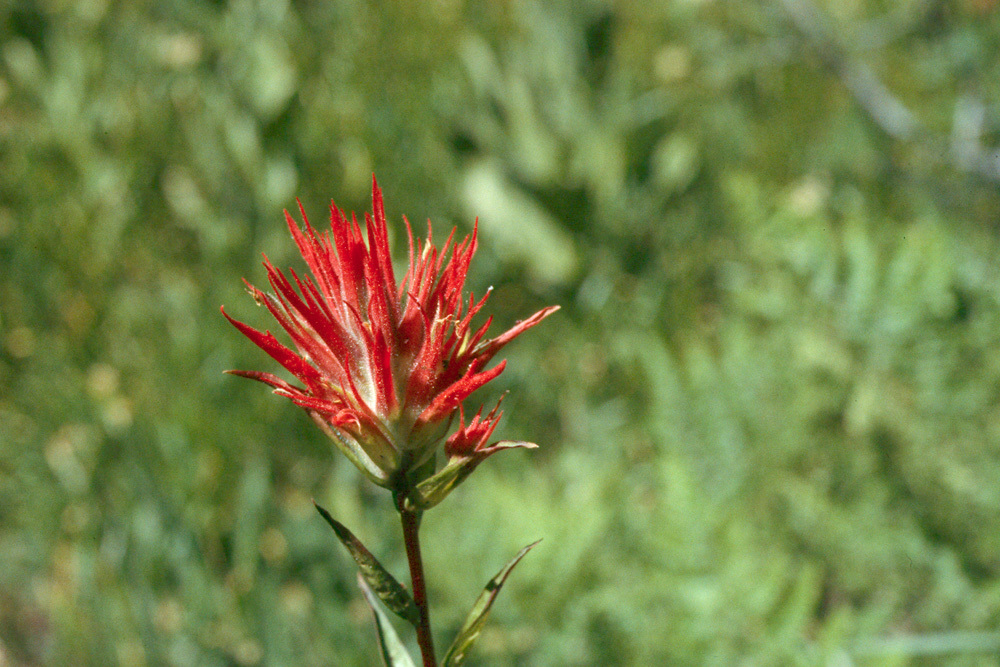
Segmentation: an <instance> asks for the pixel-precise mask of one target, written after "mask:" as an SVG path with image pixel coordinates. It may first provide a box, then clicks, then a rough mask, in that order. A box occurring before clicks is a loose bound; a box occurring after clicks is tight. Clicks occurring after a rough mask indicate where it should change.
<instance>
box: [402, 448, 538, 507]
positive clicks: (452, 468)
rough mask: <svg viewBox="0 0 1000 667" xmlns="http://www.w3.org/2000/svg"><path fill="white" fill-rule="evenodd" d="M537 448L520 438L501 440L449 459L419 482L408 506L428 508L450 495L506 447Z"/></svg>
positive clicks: (408, 501)
mask: <svg viewBox="0 0 1000 667" xmlns="http://www.w3.org/2000/svg"><path fill="white" fill-rule="evenodd" d="M519 447H523V448H525V449H535V448H537V447H538V445H536V444H535V443H533V442H522V441H519V440H501V441H500V442H495V443H493V444H492V445H490V446H489V447H487V448H486V449H484V450H481V451H478V452H476V453H475V454H474V455H472V456H463V457H456V458H453V459H451V460H450V461H448V464H447V465H445V467H443V468H441V470H439V471H437V472H436V473H435V474H434V475H432V476H431V477H428V478H427V479H425V480H424V481H422V482H420V483H419V484H417V487H416V489H415V490H414V492H412V493H411V494H410V495H409V496H408V497H407V499H406V503H407V506H408V507H411V508H413V509H418V510H428V509H430V508H432V507H434V506H435V505H437V504H438V503H440V502H441V501H442V500H444V499H445V498H447V497H448V494H449V493H451V492H452V491H454V490H455V488H456V487H457V486H458V485H459V484H461V483H462V482H464V481H465V479H466V478H467V477H468V476H469V475H471V474H472V471H473V470H475V469H476V467H477V466H479V464H480V463H482V462H483V461H485V460H486V458H487V457H489V456H491V455H493V454H495V453H496V452H499V451H502V450H504V449H516V448H519Z"/></svg>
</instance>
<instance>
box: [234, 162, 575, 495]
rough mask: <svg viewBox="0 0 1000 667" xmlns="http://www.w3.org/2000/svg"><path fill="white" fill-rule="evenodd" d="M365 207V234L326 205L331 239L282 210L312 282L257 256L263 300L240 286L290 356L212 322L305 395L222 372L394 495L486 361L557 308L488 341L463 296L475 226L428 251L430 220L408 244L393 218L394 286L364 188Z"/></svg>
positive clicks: (497, 369)
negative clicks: (270, 391)
mask: <svg viewBox="0 0 1000 667" xmlns="http://www.w3.org/2000/svg"><path fill="white" fill-rule="evenodd" d="M372 205H373V213H372V215H370V216H369V215H367V214H366V215H365V223H366V225H365V226H366V234H362V231H361V228H360V226H359V225H358V222H357V219H356V218H355V217H354V216H352V218H351V219H350V220H348V219H347V218H346V217H345V216H344V214H343V213H342V212H341V211H340V210H339V209H338V208H337V207H336V206H334V205H331V207H330V211H331V218H330V224H331V230H330V232H324V233H322V234H320V233H317V232H316V230H314V229H313V227H312V226H311V225H310V224H309V221H308V220H306V215H305V211H304V210H302V206H301V204H300V205H299V210H300V211H301V212H302V217H303V220H304V222H305V226H306V227H305V230H301V229H300V228H299V226H298V224H297V223H296V222H295V221H294V220H293V219H292V217H291V216H290V215H289V214H288V212H287V211H286V212H285V218H286V220H287V222H288V228H289V230H290V231H291V233H292V237H293V238H294V239H295V243H296V244H297V245H298V247H299V251H300V252H301V253H302V257H303V259H305V261H306V264H307V265H308V267H309V271H310V273H311V275H309V276H305V277H300V276H299V275H298V274H296V273H295V271H293V270H289V274H290V276H291V279H289V277H288V276H286V275H285V274H284V273H283V272H281V271H280V270H278V269H276V268H274V266H273V265H272V264H271V263H270V261H268V260H267V258H266V257H265V258H264V266H265V267H266V268H267V275H268V281H269V282H270V284H271V287H272V289H273V290H274V293H273V294H268V293H265V292H262V291H261V290H259V289H257V288H256V287H254V286H252V285H250V284H249V283H247V286H248V287H249V290H250V293H251V294H252V295H253V297H254V299H255V300H256V301H257V302H258V303H259V304H263V305H264V306H266V307H267V309H268V310H269V311H271V314H272V315H274V317H275V319H277V320H278V323H279V324H281V326H282V328H284V330H285V331H286V332H287V333H288V336H289V337H290V338H291V340H292V343H293V345H294V349H292V348H289V347H286V346H285V345H283V344H282V343H280V342H279V341H278V340H277V339H276V338H275V337H274V336H273V335H272V334H271V333H270V332H269V331H268V332H263V333H262V332H260V331H258V330H256V329H254V328H252V327H250V326H248V325H246V324H243V323H242V322H238V321H236V320H234V319H233V318H231V317H229V315H227V314H226V313H225V310H223V315H225V316H226V318H227V319H228V320H229V321H230V322H232V323H233V325H234V326H235V327H236V328H237V329H239V330H240V331H241V332H242V333H243V334H244V335H245V336H247V338H249V339H250V340H252V341H253V342H254V343H256V344H257V345H258V346H259V347H260V348H261V349H263V350H264V351H265V352H267V353H268V354H270V355H271V356H272V357H273V358H274V359H275V360H276V361H277V362H278V363H280V364H281V365H282V366H284V367H285V368H286V369H287V370H288V371H289V372H290V373H292V375H294V376H295V377H296V378H298V380H299V381H300V382H301V383H302V385H304V386H301V387H299V386H295V385H293V384H290V383H288V382H286V381H284V380H282V379H281V378H279V377H277V376H275V375H272V374H271V373H263V372H257V371H230V372H231V373H233V374H235V375H241V376H243V377H248V378H251V379H254V380H259V381H261V382H264V383H266V384H268V385H271V386H272V387H274V393H276V394H278V395H281V396H285V397H287V398H289V399H291V400H292V401H293V402H294V403H296V404H297V405H299V406H301V407H302V408H304V409H305V410H306V411H307V412H308V413H309V414H310V415H311V416H312V418H313V419H314V420H315V421H316V423H317V424H319V425H320V427H321V428H323V430H324V431H325V432H326V433H327V434H328V435H329V436H330V437H331V438H332V439H333V441H334V442H335V443H336V444H337V446H338V447H339V448H340V449H341V451H343V452H344V453H345V454H346V455H347V456H348V458H350V459H351V461H352V462H354V464H355V465H357V466H358V468H360V469H361V470H362V472H364V473H365V474H366V475H367V476H368V477H369V478H370V479H371V480H372V481H374V482H375V483H377V484H380V485H382V486H387V487H395V486H397V485H398V484H399V483H400V479H401V476H405V475H406V474H407V473H408V472H409V471H411V470H413V469H414V468H416V467H418V466H421V465H422V464H424V463H426V462H427V461H428V460H429V459H430V458H431V457H432V456H433V453H434V451H435V449H436V446H437V444H438V443H439V442H440V441H441V439H442V438H443V437H444V435H445V433H446V432H447V428H448V425H449V424H450V423H451V420H452V418H453V416H454V414H455V412H456V411H458V410H459V409H460V407H461V405H462V401H464V400H465V399H466V398H467V397H468V396H469V394H471V393H472V392H473V391H475V390H476V389H478V388H480V387H482V386H483V385H484V384H486V383H487V382H489V381H490V380H492V379H494V378H495V377H497V376H498V375H500V373H501V372H502V371H503V369H504V364H505V362H503V361H502V362H500V363H499V364H497V365H496V366H494V367H493V368H489V369H487V368H486V365H487V364H488V363H489V362H490V360H491V359H492V358H493V357H494V355H496V353H497V352H499V351H500V349H501V348H502V347H503V346H504V345H506V344H507V343H509V342H510V341H511V340H513V339H514V338H516V337H517V336H518V335H520V334H521V333H522V332H524V331H525V330H527V329H529V328H531V327H533V326H534V325H536V324H538V323H539V322H541V321H542V320H543V319H544V318H545V317H547V316H548V315H550V314H551V313H553V312H554V311H556V310H557V309H558V306H550V307H549V308H545V309H542V310H540V311H538V312H537V313H535V314H534V315H532V316H531V317H529V318H528V319H526V320H524V321H522V322H519V323H517V324H516V325H515V326H514V327H512V328H511V329H510V330H508V331H507V332H505V333H503V334H501V335H499V336H497V337H496V338H489V339H487V338H486V331H487V329H488V328H489V325H490V322H491V319H492V318H489V319H487V320H486V322H485V323H484V324H482V325H481V326H479V327H478V328H475V329H473V328H472V320H473V318H474V316H475V315H476V314H477V313H478V312H479V311H480V310H481V309H482V308H483V305H484V304H485V303H486V299H487V298H488V296H489V292H487V294H486V295H484V296H483V297H482V298H481V299H479V300H478V301H477V300H476V299H475V298H474V297H473V296H472V295H471V294H470V295H469V296H468V299H466V297H465V295H464V294H463V292H462V288H463V286H464V284H465V278H466V274H467V272H468V270H469V262H470V261H471V260H472V256H473V254H474V253H475V251H476V244H477V241H476V229H473V232H472V234H471V235H470V236H467V237H466V238H465V239H463V240H462V241H461V242H455V241H454V235H455V232H454V230H452V233H451V235H450V236H449V237H448V239H447V240H446V241H445V243H444V246H443V247H442V248H441V249H440V250H438V249H437V248H436V247H435V246H434V244H433V242H432V239H431V230H430V224H429V223H428V229H427V240H426V241H425V242H423V243H422V244H421V243H419V241H418V242H417V243H415V242H414V239H413V234H412V231H411V230H410V224H409V222H408V221H406V219H405V218H404V221H405V222H406V231H407V236H408V239H409V267H408V269H407V272H406V275H405V276H404V277H403V280H402V281H401V282H400V283H399V284H398V285H397V283H396V278H395V275H394V273H393V268H392V258H391V256H390V254H389V239H388V234H387V231H386V220H385V210H384V208H383V205H382V193H381V191H380V190H379V188H378V184H377V183H375V182H374V179H373V181H372ZM331 233H332V235H331ZM498 418H499V415H497V411H496V410H493V411H492V412H491V413H490V414H489V415H488V416H487V417H486V419H485V420H483V419H480V415H477V416H476V418H475V419H474V420H473V422H472V423H471V424H469V425H468V426H467V427H466V426H465V424H464V420H463V423H462V427H461V428H460V430H459V432H458V433H456V434H455V436H453V437H452V439H449V447H451V448H454V447H455V446H458V445H452V442H453V440H454V442H456V443H458V442H461V443H465V442H467V441H468V439H469V438H471V437H475V436H476V435H479V436H482V434H483V433H485V435H484V436H482V437H483V438H488V437H489V434H490V433H492V431H493V428H494V427H495V426H496V420H497V419H498ZM463 434H464V435H463ZM455 438H458V439H457V440H455ZM462 447H467V445H465V444H463V445H462ZM476 447H478V445H476ZM449 453H451V452H449Z"/></svg>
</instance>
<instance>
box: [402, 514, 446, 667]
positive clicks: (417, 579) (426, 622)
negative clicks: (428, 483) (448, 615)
mask: <svg viewBox="0 0 1000 667" xmlns="http://www.w3.org/2000/svg"><path fill="white" fill-rule="evenodd" d="M420 515H421V512H420V511H410V510H407V509H404V508H403V507H401V506H400V507H399V517H400V520H401V521H402V523H403V543H404V544H405V545H406V560H407V561H408V562H409V564H410V583H411V585H412V587H413V602H414V603H416V605H417V610H418V611H419V612H420V623H419V625H417V644H419V645H420V656H421V658H422V659H423V667H437V660H435V658H434V638H433V637H432V636H431V615H430V609H429V608H428V606H427V585H426V583H425V581H424V563H423V560H422V559H421V557H420Z"/></svg>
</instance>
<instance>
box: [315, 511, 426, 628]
mask: <svg viewBox="0 0 1000 667" xmlns="http://www.w3.org/2000/svg"><path fill="white" fill-rule="evenodd" d="M313 505H316V510H317V511H318V512H319V513H320V515H321V516H322V517H323V518H324V519H326V522H327V523H328V524H330V527H331V528H333V532H334V533H336V534H337V538H338V539H339V540H340V542H341V544H343V545H344V546H345V547H346V548H347V550H348V551H349V552H350V554H351V557H352V558H354V560H355V561H356V562H357V564H358V569H359V570H360V571H361V576H363V577H364V578H365V581H366V582H368V585H369V586H371V589H372V590H373V591H374V592H375V595H377V596H378V598H379V599H380V600H381V601H382V602H383V603H384V604H385V606H386V607H387V608H388V609H389V611H391V612H393V613H394V614H396V615H398V616H399V617H400V618H402V619H404V620H406V621H409V622H410V623H411V624H412V625H413V626H414V627H416V625H417V623H419V622H420V612H419V611H418V610H417V605H416V603H414V602H413V598H412V597H411V596H410V594H409V593H408V592H407V590H406V589H405V588H403V586H402V584H400V583H399V582H398V581H396V579H395V578H393V576H392V575H391V574H389V572H388V571H387V570H386V569H385V568H384V567H382V564H381V563H379V562H378V560H376V558H375V556H373V555H372V552H370V551H368V549H367V548H365V545H363V544H362V543H361V540H359V539H358V538H357V537H355V536H354V534H353V533H352V532H351V531H349V530H348V529H347V528H346V527H345V526H344V525H343V524H342V523H340V522H339V521H337V520H336V519H334V518H333V517H332V516H330V513H329V512H327V511H326V510H325V509H323V508H322V507H320V506H319V505H317V504H316V503H315V502H313Z"/></svg>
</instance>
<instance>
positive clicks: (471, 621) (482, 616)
mask: <svg viewBox="0 0 1000 667" xmlns="http://www.w3.org/2000/svg"><path fill="white" fill-rule="evenodd" d="M538 542H541V540H538V541H536V542H532V543H531V544H529V545H528V546H526V547H524V548H523V549H521V550H520V551H518V552H517V555H516V556H514V557H513V558H512V559H511V560H510V562H509V563H507V564H506V565H504V567H503V569H502V570H500V571H499V572H498V573H497V576H495V577H493V578H492V579H490V582H489V583H488V584H486V588H484V589H483V592H482V593H481V594H480V596H479V599H478V600H476V604H474V605H473V606H472V611H470V612H469V615H468V616H467V617H466V618H465V623H464V624H463V625H462V629H461V630H459V631H458V636H457V637H455V641H454V642H453V643H452V645H451V648H449V649H448V653H447V654H446V655H445V656H444V662H443V663H442V667H458V666H459V665H461V664H462V663H463V662H465V658H466V657H467V656H468V654H469V649H471V648H472V645H473V644H474V643H475V641H476V640H477V639H478V638H479V633H481V632H482V631H483V625H485V624H486V617H487V616H488V615H489V613H490V608H491V607H492V606H493V601H494V600H496V597H497V595H498V594H499V593H500V587H501V586H503V584H504V582H505V581H506V580H507V575H509V574H510V572H511V570H513V569H514V566H515V565H517V564H518V562H520V560H521V559H522V558H524V555H525V554H526V553H528V551H530V550H531V548H532V547H533V546H535V545H536V544H538Z"/></svg>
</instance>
